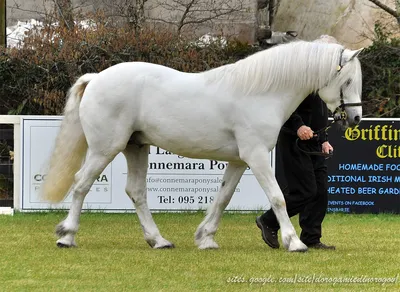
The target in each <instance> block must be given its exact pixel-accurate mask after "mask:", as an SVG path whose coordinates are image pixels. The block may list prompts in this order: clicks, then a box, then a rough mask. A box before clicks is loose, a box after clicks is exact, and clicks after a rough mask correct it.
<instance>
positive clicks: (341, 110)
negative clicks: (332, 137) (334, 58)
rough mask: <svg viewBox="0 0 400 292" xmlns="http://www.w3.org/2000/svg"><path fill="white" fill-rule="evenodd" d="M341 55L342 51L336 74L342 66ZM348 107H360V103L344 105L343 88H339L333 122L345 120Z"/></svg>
mask: <svg viewBox="0 0 400 292" xmlns="http://www.w3.org/2000/svg"><path fill="white" fill-rule="evenodd" d="M342 55H343V50H342V53H341V54H340V59H339V60H340V61H339V65H338V66H337V73H339V72H340V71H341V70H342V68H343V66H342V64H341V60H342ZM350 106H362V103H361V102H349V103H345V102H344V99H343V88H342V87H341V88H340V105H339V106H338V107H337V108H336V109H335V111H334V112H333V113H332V115H333V121H334V122H337V121H340V120H343V121H344V120H346V119H347V113H346V107H350Z"/></svg>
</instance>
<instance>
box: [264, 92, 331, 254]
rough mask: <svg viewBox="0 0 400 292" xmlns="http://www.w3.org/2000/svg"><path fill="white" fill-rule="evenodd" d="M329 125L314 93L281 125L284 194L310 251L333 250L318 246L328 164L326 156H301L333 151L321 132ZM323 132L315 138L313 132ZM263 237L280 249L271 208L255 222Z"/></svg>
mask: <svg viewBox="0 0 400 292" xmlns="http://www.w3.org/2000/svg"><path fill="white" fill-rule="evenodd" d="M327 123H328V109H327V107H326V105H325V103H324V102H323V101H322V100H321V99H320V98H319V96H318V95H316V94H311V95H309V96H308V97H307V98H306V99H305V100H304V101H303V102H302V103H301V104H300V106H299V107H298V108H297V110H296V111H295V112H294V113H293V114H292V115H291V116H290V118H289V119H288V120H287V121H286V123H285V124H284V125H283V127H282V130H281V132H280V134H279V138H278V143H277V147H278V148H279V151H280V154H281V161H282V163H283V170H284V174H285V178H286V181H287V183H288V189H289V192H288V193H287V194H284V197H285V201H286V207H287V212H288V215H289V217H292V216H294V215H297V214H300V216H299V223H300V227H301V229H302V231H301V235H300V240H301V241H303V243H304V244H305V245H307V246H308V247H310V248H318V249H335V247H334V246H328V245H325V244H323V243H321V241H320V238H321V237H322V232H321V225H322V221H323V220H324V217H325V214H326V209H327V206H328V192H327V165H326V161H325V157H323V156H318V155H309V154H306V153H304V152H303V151H301V150H300V149H299V147H298V146H297V145H296V139H297V138H299V139H300V140H302V141H301V142H300V143H299V146H300V147H302V149H303V150H305V151H307V152H319V153H320V152H323V153H329V152H330V151H333V148H332V146H331V145H330V144H329V142H328V139H327V134H326V132H325V131H324V130H323V128H324V127H326V125H327ZM321 129H322V131H321V132H320V133H319V134H318V135H315V134H314V131H315V132H318V131H319V130H321ZM256 223H257V226H258V227H259V228H260V229H261V231H262V238H263V240H264V241H265V243H267V244H268V245H269V246H270V247H272V248H279V242H278V236H277V231H278V230H279V223H278V221H277V219H276V217H275V214H274V212H273V210H272V209H270V210H268V211H267V212H265V213H264V214H263V215H262V216H260V217H257V219H256Z"/></svg>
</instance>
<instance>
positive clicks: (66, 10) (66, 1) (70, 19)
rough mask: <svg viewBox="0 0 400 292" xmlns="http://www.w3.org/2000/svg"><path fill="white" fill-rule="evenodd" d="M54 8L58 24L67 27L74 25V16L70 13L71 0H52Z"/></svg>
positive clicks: (70, 27)
mask: <svg viewBox="0 0 400 292" xmlns="http://www.w3.org/2000/svg"><path fill="white" fill-rule="evenodd" d="M54 5H55V9H56V11H57V15H58V17H59V21H60V25H61V26H62V27H66V28H67V29H72V28H73V27H74V16H73V13H72V1H71V0H54Z"/></svg>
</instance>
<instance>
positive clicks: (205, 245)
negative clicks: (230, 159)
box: [195, 163, 247, 249]
mask: <svg viewBox="0 0 400 292" xmlns="http://www.w3.org/2000/svg"><path fill="white" fill-rule="evenodd" d="M246 167H247V165H246V164H234V163H229V164H228V167H227V169H226V171H225V174H224V177H223V179H222V185H221V189H220V191H219V193H218V194H217V196H216V198H215V200H214V201H213V203H212V204H211V205H210V206H209V208H208V210H207V215H206V217H205V218H204V220H203V221H202V222H201V224H200V225H199V227H198V228H197V230H196V233H195V243H196V245H197V246H198V248H199V249H215V248H218V244H217V243H216V242H215V240H214V236H215V233H216V232H217V229H218V225H219V222H220V221H221V217H222V212H223V211H224V210H225V208H226V207H227V206H228V204H229V202H230V200H231V198H232V195H233V193H234V191H235V188H236V186H237V184H238V183H239V180H240V178H241V177H242V175H243V173H244V171H245V170H246Z"/></svg>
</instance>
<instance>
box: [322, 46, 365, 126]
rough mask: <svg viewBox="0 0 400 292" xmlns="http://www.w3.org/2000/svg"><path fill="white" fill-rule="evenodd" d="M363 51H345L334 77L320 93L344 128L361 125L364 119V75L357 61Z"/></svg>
mask: <svg viewBox="0 0 400 292" xmlns="http://www.w3.org/2000/svg"><path fill="white" fill-rule="evenodd" d="M361 51H362V49H360V50H348V49H343V51H342V53H341V55H340V61H339V62H338V64H337V67H336V73H335V74H334V77H333V78H332V79H331V80H330V81H329V82H328V83H327V85H326V86H324V87H323V88H320V89H319V91H318V93H319V96H320V97H321V98H322V99H323V100H324V101H325V102H326V104H327V106H328V108H329V110H330V111H332V112H333V115H334V119H335V121H336V122H337V123H339V124H341V125H342V126H343V128H347V127H353V126H355V125H357V124H359V123H360V121H361V117H362V103H361V91H362V73H361V65H360V61H359V60H358V59H357V56H358V54H359V53H360V52H361Z"/></svg>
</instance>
